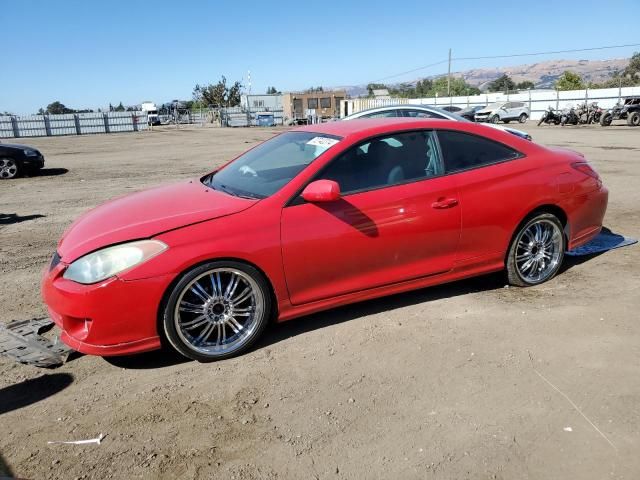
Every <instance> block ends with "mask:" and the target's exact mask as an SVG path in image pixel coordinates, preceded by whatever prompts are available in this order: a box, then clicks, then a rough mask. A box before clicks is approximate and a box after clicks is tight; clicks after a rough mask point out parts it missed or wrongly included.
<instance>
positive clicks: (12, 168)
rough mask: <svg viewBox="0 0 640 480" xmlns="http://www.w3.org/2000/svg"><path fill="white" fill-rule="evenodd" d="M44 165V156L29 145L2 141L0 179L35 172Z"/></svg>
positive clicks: (0, 145)
mask: <svg viewBox="0 0 640 480" xmlns="http://www.w3.org/2000/svg"><path fill="white" fill-rule="evenodd" d="M42 167H44V156H43V155H42V154H41V153H40V152H39V151H38V150H36V149H35V148H32V147H28V146H27V145H13V144H9V143H0V180H8V179H10V178H16V177H19V176H20V175H24V174H30V175H32V174H34V173H36V172H37V171H38V170H40V169H41V168H42Z"/></svg>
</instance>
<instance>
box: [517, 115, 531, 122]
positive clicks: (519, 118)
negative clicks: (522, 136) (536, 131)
mask: <svg viewBox="0 0 640 480" xmlns="http://www.w3.org/2000/svg"><path fill="white" fill-rule="evenodd" d="M527 118H529V116H528V115H527V114H526V113H521V114H520V116H519V117H518V121H519V122H520V123H525V122H526V121H527Z"/></svg>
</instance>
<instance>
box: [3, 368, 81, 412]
mask: <svg viewBox="0 0 640 480" xmlns="http://www.w3.org/2000/svg"><path fill="white" fill-rule="evenodd" d="M72 382H73V376H72V375H70V374H68V373H51V374H45V375H41V376H39V377H36V378H32V379H29V380H24V381H23V382H20V383H16V384H15V385H9V386H8V387H4V388H0V415H2V414H4V413H7V412H11V411H12V410H17V409H19V408H22V407H26V406H28V405H31V404H33V403H36V402H39V401H40V400H44V399H45V398H48V397H50V396H52V395H55V394H56V393H58V392H60V391H62V390H64V389H65V388H67V387H68V386H69V385H71V383H72Z"/></svg>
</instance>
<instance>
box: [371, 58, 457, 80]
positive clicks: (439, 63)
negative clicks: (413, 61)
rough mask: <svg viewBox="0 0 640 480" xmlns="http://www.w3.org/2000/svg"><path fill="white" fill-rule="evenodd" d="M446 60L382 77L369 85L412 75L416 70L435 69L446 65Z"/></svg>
mask: <svg viewBox="0 0 640 480" xmlns="http://www.w3.org/2000/svg"><path fill="white" fill-rule="evenodd" d="M447 62H448V60H441V61H439V62H435V63H430V64H429V65H424V66H422V67H418V68H414V69H412V70H407V71H406V72H402V73H396V74H395V75H389V76H387V77H383V78H378V79H377V80H374V81H373V82H371V83H377V82H381V81H382V80H388V79H389V78H394V77H399V76H401V75H406V74H407V73H413V72H417V71H418V70H425V69H427V68H430V67H435V66H436V65H442V64H443V63H447Z"/></svg>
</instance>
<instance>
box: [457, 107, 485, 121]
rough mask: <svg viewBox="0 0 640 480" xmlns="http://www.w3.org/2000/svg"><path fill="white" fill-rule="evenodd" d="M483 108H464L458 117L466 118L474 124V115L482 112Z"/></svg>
mask: <svg viewBox="0 0 640 480" xmlns="http://www.w3.org/2000/svg"><path fill="white" fill-rule="evenodd" d="M484 107H485V105H476V106H475V107H468V108H465V109H464V110H461V111H459V112H458V115H460V116H461V117H464V118H466V119H467V120H469V121H471V122H475V121H476V118H475V117H476V113H477V112H479V111H480V110H482V109H483V108H484Z"/></svg>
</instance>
